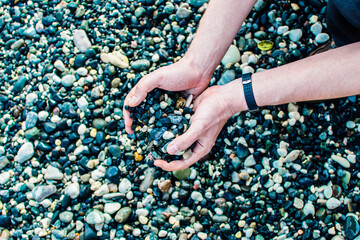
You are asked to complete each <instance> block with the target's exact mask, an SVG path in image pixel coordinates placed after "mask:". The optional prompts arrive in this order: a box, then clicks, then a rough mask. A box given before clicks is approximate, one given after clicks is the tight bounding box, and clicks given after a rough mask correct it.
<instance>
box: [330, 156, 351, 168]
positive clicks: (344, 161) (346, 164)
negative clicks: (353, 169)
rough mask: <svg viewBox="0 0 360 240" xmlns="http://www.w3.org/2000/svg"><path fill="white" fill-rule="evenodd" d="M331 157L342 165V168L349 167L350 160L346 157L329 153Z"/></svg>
mask: <svg viewBox="0 0 360 240" xmlns="http://www.w3.org/2000/svg"><path fill="white" fill-rule="evenodd" d="M331 159H332V160H334V161H335V162H337V163H338V164H340V165H341V166H343V167H344V168H349V167H350V162H349V161H348V160H347V159H346V158H343V157H340V156H338V155H331Z"/></svg>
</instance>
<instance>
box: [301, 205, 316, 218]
mask: <svg viewBox="0 0 360 240" xmlns="http://www.w3.org/2000/svg"><path fill="white" fill-rule="evenodd" d="M303 213H304V215H305V216H307V215H312V216H314V215H315V207H314V205H313V204H312V203H311V202H307V203H306V204H305V206H304V208H303Z"/></svg>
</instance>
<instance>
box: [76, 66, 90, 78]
mask: <svg viewBox="0 0 360 240" xmlns="http://www.w3.org/2000/svg"><path fill="white" fill-rule="evenodd" d="M76 73H77V74H78V75H79V76H82V77H85V76H86V75H87V74H88V70H87V69H86V68H84V67H80V68H78V69H77V70H76Z"/></svg>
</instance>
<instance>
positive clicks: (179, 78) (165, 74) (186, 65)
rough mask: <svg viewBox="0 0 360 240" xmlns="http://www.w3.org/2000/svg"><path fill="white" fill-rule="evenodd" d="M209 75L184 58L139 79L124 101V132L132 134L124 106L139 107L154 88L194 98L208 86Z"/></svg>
mask: <svg viewBox="0 0 360 240" xmlns="http://www.w3.org/2000/svg"><path fill="white" fill-rule="evenodd" d="M211 74H212V73H208V74H206V73H204V72H203V71H201V70H200V69H198V68H197V67H196V66H195V65H194V64H192V62H191V60H188V59H187V58H186V57H184V58H182V59H181V60H180V61H178V62H176V63H174V64H171V65H169V66H165V67H162V68H159V69H157V70H155V71H154V72H152V73H150V74H148V75H146V76H145V77H143V78H141V79H140V81H139V82H138V83H137V84H136V85H135V86H134V87H133V89H131V91H130V92H129V93H128V95H127V96H126V98H125V101H124V108H123V116H124V119H125V129H126V132H127V133H129V134H131V133H133V132H134V131H133V130H132V129H131V125H132V123H133V120H132V119H131V118H130V112H129V111H128V110H125V106H126V105H128V106H130V107H135V106H137V105H139V104H140V103H141V102H142V101H143V100H144V99H145V98H146V95H147V94H148V93H149V92H151V91H152V90H153V89H155V88H161V89H164V90H167V91H184V93H185V94H193V95H194V98H196V97H197V96H198V95H199V94H200V93H202V92H203V91H204V89H205V88H206V87H207V86H208V85H209V82H210V78H211Z"/></svg>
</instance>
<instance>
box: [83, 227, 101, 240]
mask: <svg viewBox="0 0 360 240" xmlns="http://www.w3.org/2000/svg"><path fill="white" fill-rule="evenodd" d="M84 239H85V240H97V239H98V237H97V234H96V232H95V231H94V230H93V229H92V228H91V227H90V226H89V225H88V224H85V230H84Z"/></svg>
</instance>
